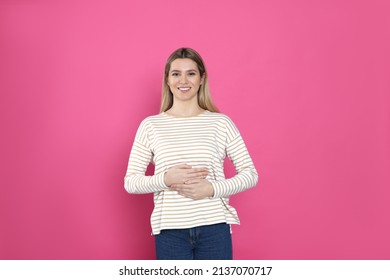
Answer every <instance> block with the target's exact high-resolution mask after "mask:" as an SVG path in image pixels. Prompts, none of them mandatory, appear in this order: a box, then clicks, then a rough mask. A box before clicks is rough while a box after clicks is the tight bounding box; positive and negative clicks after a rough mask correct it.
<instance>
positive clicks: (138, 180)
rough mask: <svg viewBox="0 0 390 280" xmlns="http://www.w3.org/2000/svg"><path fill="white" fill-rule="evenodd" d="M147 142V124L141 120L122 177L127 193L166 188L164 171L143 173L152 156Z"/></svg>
mask: <svg viewBox="0 0 390 280" xmlns="http://www.w3.org/2000/svg"><path fill="white" fill-rule="evenodd" d="M148 142H149V141H148V135H147V125H146V122H145V121H143V122H142V123H141V125H140V127H139V128H138V131H137V134H136V137H135V140H134V143H133V147H132V149H131V152H130V157H129V163H128V166H127V172H126V176H125V179H124V183H125V189H126V191H127V192H128V193H135V194H143V193H153V192H158V191H162V190H164V189H167V188H168V187H167V186H166V185H165V183H164V172H162V173H160V174H156V175H152V176H146V175H145V171H146V169H147V167H148V165H149V163H150V162H151V161H152V158H153V153H152V151H151V149H150V145H149V143H148Z"/></svg>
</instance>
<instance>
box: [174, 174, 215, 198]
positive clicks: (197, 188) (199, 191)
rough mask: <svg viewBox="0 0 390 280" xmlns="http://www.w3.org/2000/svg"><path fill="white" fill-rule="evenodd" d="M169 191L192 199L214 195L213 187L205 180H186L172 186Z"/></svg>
mask: <svg viewBox="0 0 390 280" xmlns="http://www.w3.org/2000/svg"><path fill="white" fill-rule="evenodd" d="M171 189H172V190H174V191H177V192H178V193H179V194H180V195H182V196H185V197H188V198H192V199H202V198H206V197H212V196H213V195H214V189H213V186H212V185H211V183H210V182H209V181H207V180H206V179H195V180H188V181H186V182H185V183H181V184H173V185H171Z"/></svg>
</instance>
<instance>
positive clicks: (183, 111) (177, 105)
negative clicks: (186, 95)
mask: <svg viewBox="0 0 390 280" xmlns="http://www.w3.org/2000/svg"><path fill="white" fill-rule="evenodd" d="M204 111H205V110H203V109H202V108H201V107H200V106H199V105H198V102H197V101H196V103H193V102H191V103H190V102H174V103H173V105H172V107H171V108H170V109H169V110H167V113H169V114H171V115H174V116H178V117H191V116H196V115H199V114H200V113H202V112H204Z"/></svg>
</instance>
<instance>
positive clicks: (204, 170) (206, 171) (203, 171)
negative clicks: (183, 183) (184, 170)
mask: <svg viewBox="0 0 390 280" xmlns="http://www.w3.org/2000/svg"><path fill="white" fill-rule="evenodd" d="M188 173H189V174H192V173H207V174H208V173H209V171H208V169H207V168H192V169H191V170H188Z"/></svg>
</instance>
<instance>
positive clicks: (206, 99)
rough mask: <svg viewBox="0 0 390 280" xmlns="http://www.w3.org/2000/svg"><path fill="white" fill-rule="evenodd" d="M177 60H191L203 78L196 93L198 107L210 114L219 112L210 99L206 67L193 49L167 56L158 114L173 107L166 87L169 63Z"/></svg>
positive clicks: (185, 49) (177, 51) (171, 95)
mask: <svg viewBox="0 0 390 280" xmlns="http://www.w3.org/2000/svg"><path fill="white" fill-rule="evenodd" d="M178 58H189V59H191V60H193V61H194V62H195V63H196V65H197V66H198V69H199V72H200V76H201V77H203V82H202V84H201V85H200V88H199V92H198V104H199V107H201V108H202V109H204V110H208V111H210V112H219V110H218V108H217V106H215V104H214V102H213V100H212V99H211V95H210V89H209V83H208V79H207V72H206V67H205V64H204V62H203V59H202V58H201V56H200V55H199V54H198V53H197V52H196V51H195V50H193V49H190V48H180V49H177V50H176V51H174V52H173V53H172V54H171V55H170V56H169V58H168V60H167V63H166V64H165V71H164V79H163V85H162V98H161V107H160V113H162V112H165V111H167V110H169V109H170V108H171V107H172V105H173V94H172V92H171V90H170V88H169V86H168V75H169V70H170V68H171V63H172V62H173V61H174V60H175V59H178Z"/></svg>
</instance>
